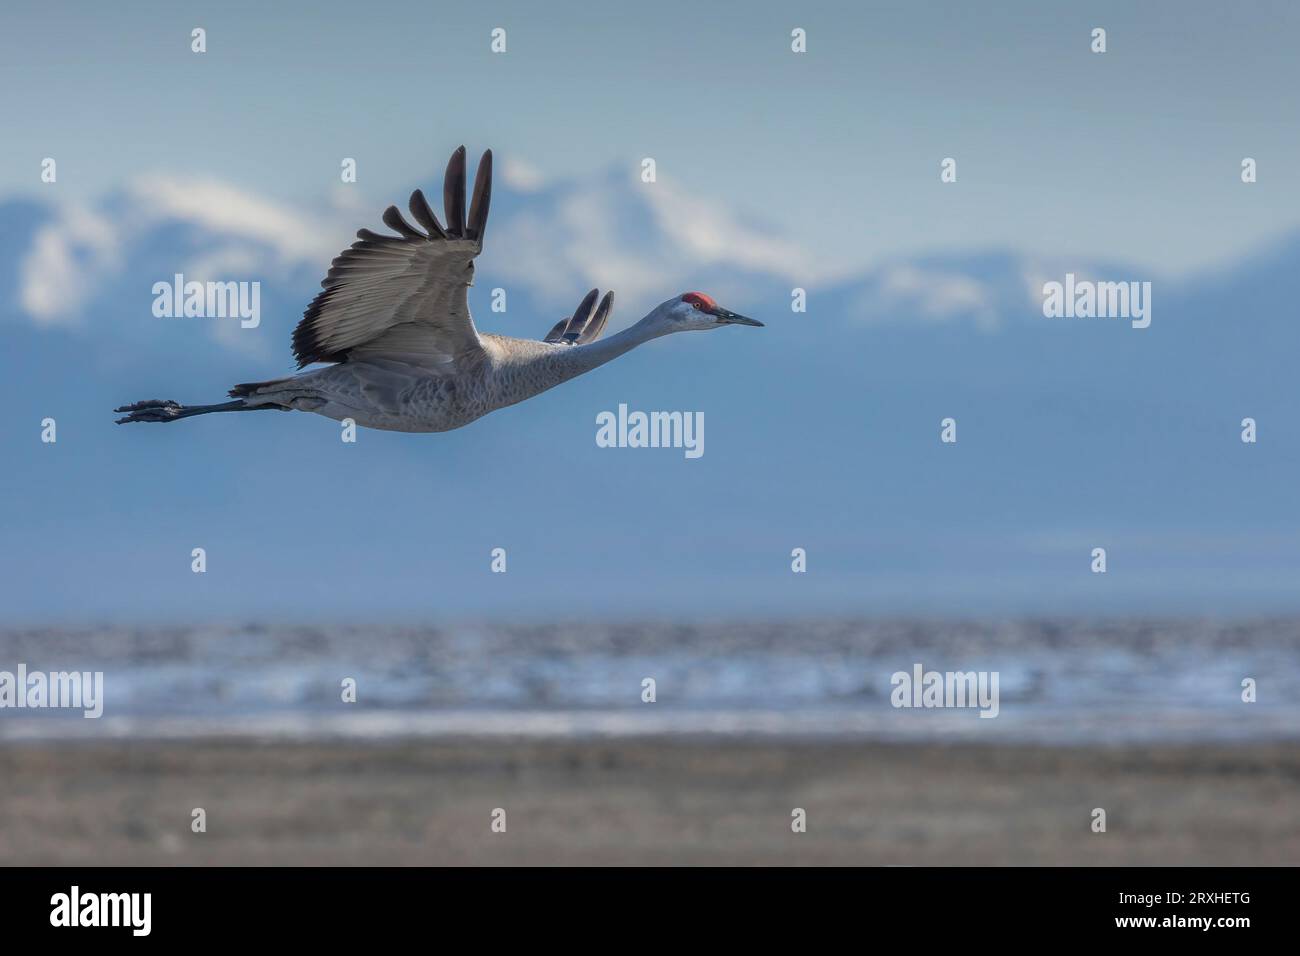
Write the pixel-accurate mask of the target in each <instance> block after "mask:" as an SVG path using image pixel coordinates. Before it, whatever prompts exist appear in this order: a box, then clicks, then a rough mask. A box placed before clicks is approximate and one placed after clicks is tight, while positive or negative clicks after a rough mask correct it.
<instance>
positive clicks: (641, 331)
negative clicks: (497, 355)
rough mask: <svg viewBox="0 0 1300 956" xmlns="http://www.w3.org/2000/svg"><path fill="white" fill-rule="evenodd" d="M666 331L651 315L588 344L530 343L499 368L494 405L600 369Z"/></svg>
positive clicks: (523, 396) (513, 400)
mask: <svg viewBox="0 0 1300 956" xmlns="http://www.w3.org/2000/svg"><path fill="white" fill-rule="evenodd" d="M666 331H667V330H665V329H664V328H663V326H662V325H661V324H660V323H657V322H652V321H651V317H650V316H647V317H646V318H644V319H642V320H641V321H640V322H638V323H637V324H636V325H634V326H632V327H631V328H628V329H624V330H623V331H622V332H619V333H618V334H617V335H611V336H610V337H609V338H607V339H598V340H597V341H595V342H589V343H587V344H586V345H566V346H564V347H562V348H554V347H551V346H542V345H541V343H538V342H531V343H527V345H526V346H525V350H520V351H517V352H516V358H515V359H514V360H513V361H507V362H505V363H504V364H503V365H501V366H499V367H498V371H497V372H496V373H495V375H496V384H495V385H494V387H493V388H492V395H491V399H490V401H491V404H492V405H493V406H494V407H497V408H500V407H502V406H505V405H513V404H515V403H516V402H522V401H524V399H527V398H531V397H532V396H534V395H537V394H539V393H541V392H544V391H546V390H547V389H549V388H554V387H555V386H556V385H560V384H562V383H564V382H567V381H569V379H572V378H576V377H577V376H579V375H581V374H582V373H584V372H590V371H591V370H592V369H594V368H599V367H600V366H602V365H604V364H605V363H606V362H610V361H613V360H614V359H616V358H618V357H619V356H620V355H622V354H623V353H624V352H627V351H630V350H631V349H634V348H636V347H637V346H638V345H640V344H641V343H642V342H648V341H650V340H651V339H654V338H658V337H659V336H661V335H664V334H665V333H666Z"/></svg>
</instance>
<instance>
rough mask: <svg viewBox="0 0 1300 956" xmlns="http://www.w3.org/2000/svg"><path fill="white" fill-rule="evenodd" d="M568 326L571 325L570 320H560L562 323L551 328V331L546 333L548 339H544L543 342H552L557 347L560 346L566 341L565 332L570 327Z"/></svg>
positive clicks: (557, 323) (559, 322)
mask: <svg viewBox="0 0 1300 956" xmlns="http://www.w3.org/2000/svg"><path fill="white" fill-rule="evenodd" d="M568 325H569V320H568V319H560V321H558V322H556V323H555V325H553V326H552V327H551V331H549V332H547V333H546V338H544V339H542V341H543V342H552V343H554V344H556V345H559V344H560V342H561V341H562V340H563V339H564V330H565V329H566V328H567V327H568Z"/></svg>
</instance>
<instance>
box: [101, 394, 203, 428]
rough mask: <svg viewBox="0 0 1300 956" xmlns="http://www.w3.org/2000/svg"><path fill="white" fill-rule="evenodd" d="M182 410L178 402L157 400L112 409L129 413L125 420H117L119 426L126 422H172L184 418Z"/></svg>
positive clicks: (183, 407) (183, 408)
mask: <svg viewBox="0 0 1300 956" xmlns="http://www.w3.org/2000/svg"><path fill="white" fill-rule="evenodd" d="M184 410H185V406H183V405H181V404H180V403H179V402H173V401H172V400H171V399H167V400H166V401H164V400H162V399H158V398H155V399H152V400H150V401H147V402H132V403H131V404H130V405H123V406H122V407H121V408H115V409H113V411H115V412H129V413H130V414H128V415H127V416H126V417H125V418H119V419H117V424H119V425H125V424H126V423H127V422H174V421H176V420H177V419H180V418H185V417H186V416H185V415H183V414H182V412H183V411H184Z"/></svg>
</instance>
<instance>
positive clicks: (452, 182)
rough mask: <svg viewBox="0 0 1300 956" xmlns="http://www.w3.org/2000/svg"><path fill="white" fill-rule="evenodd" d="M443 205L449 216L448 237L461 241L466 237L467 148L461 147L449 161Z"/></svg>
mask: <svg viewBox="0 0 1300 956" xmlns="http://www.w3.org/2000/svg"><path fill="white" fill-rule="evenodd" d="M442 205H443V211H444V212H445V213H446V214H447V235H448V236H451V237H452V238H455V239H459V238H461V237H463V236H464V235H465V147H464V146H461V147H460V148H458V149H457V150H456V151H455V152H454V153H452V154H451V159H449V160H448V161H447V175H446V176H445V177H444V178H443V181H442Z"/></svg>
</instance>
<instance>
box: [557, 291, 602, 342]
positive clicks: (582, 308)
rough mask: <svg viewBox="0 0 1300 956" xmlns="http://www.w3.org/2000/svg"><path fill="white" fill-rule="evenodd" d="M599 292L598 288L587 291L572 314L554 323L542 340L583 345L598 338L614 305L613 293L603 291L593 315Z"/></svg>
mask: <svg viewBox="0 0 1300 956" xmlns="http://www.w3.org/2000/svg"><path fill="white" fill-rule="evenodd" d="M599 294H600V290H599V289H592V290H591V291H590V292H588V293H587V295H586V297H585V298H583V300H582V301H581V302H580V303H578V308H577V309H576V310H575V311H574V313H573V316H572V317H571V318H568V319H561V320H560V321H559V322H557V323H555V327H554V328H552V329H551V331H549V332H547V333H546V338H544V339H542V341H543V342H550V343H552V344H553V345H585V344H586V343H588V342H592V341H595V340H596V339H598V338H600V333H601V332H604V331H605V323H606V322H608V321H609V310H610V309H612V308H613V307H614V293H613V292H606V293H605V298H603V299H601V300H600V308H598V309H596V312H595V314H594V315H593V314H592V311H591V310H592V307H593V306H594V305H595V304H596V296H597V295H599Z"/></svg>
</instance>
